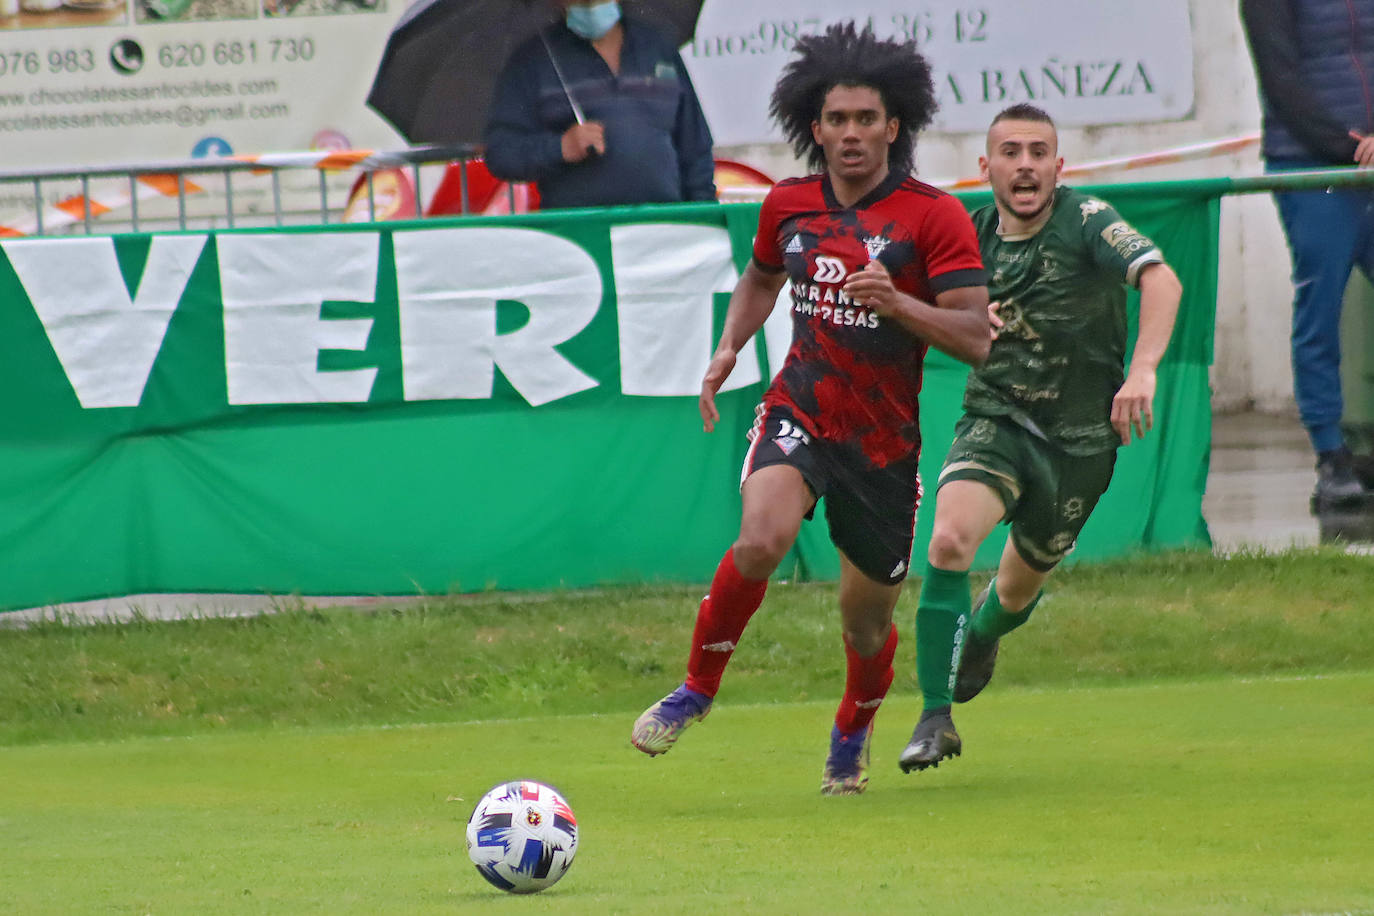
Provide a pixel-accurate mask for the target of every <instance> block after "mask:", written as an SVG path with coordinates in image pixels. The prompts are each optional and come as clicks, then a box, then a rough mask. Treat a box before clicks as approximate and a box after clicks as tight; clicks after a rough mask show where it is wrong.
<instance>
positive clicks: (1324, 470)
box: [1311, 445, 1374, 515]
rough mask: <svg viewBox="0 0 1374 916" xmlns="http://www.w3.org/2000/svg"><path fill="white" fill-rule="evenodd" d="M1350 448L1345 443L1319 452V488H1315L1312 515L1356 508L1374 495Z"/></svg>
mask: <svg viewBox="0 0 1374 916" xmlns="http://www.w3.org/2000/svg"><path fill="white" fill-rule="evenodd" d="M1352 457H1353V456H1352V455H1351V454H1350V449H1349V448H1347V447H1345V446H1344V445H1343V446H1341V447H1340V448H1336V449H1332V450H1331V451H1329V452H1321V453H1319V454H1318V455H1317V487H1316V489H1314V490H1313V491H1312V502H1311V507H1312V514H1313V515H1316V514H1318V513H1321V512H1325V511H1327V510H1329V509H1353V508H1357V507H1359V506H1363V505H1364V504H1365V503H1366V502H1368V501H1369V500H1370V498H1371V497H1374V493H1371V492H1370V491H1369V490H1368V489H1367V488H1366V487H1365V485H1364V484H1363V483H1361V482H1360V479H1359V478H1358V477H1356V476H1355V467H1354V462H1353V460H1352Z"/></svg>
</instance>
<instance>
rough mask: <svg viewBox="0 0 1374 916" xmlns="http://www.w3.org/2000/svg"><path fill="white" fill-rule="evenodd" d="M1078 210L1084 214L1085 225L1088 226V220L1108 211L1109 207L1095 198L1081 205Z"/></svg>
mask: <svg viewBox="0 0 1374 916" xmlns="http://www.w3.org/2000/svg"><path fill="white" fill-rule="evenodd" d="M1078 209H1079V211H1080V212H1082V214H1083V225H1085V226H1086V225H1087V224H1088V219H1089V218H1090V217H1091V216H1092V215H1093V214H1095V213H1101V212H1102V211H1103V210H1105V209H1107V205H1106V204H1105V203H1103V202H1102V201H1100V200H1098V199H1097V198H1096V197H1093V198H1090V199H1089V200H1085V201H1083V203H1081V204H1079V205H1078Z"/></svg>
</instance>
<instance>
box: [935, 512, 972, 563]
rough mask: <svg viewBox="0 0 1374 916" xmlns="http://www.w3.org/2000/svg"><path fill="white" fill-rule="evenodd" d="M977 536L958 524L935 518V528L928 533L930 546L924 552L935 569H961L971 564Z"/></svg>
mask: <svg viewBox="0 0 1374 916" xmlns="http://www.w3.org/2000/svg"><path fill="white" fill-rule="evenodd" d="M978 542H979V538H978V537H977V536H976V535H975V534H973V533H971V532H968V531H964V530H963V529H962V528H960V527H959V526H958V525H950V524H944V523H942V522H941V520H940V519H938V518H937V519H936V521H935V528H934V530H932V531H931V533H930V546H929V550H928V552H927V554H926V556H927V558H928V559H929V560H930V564H931V565H932V566H934V567H936V568H937V569H948V570H962V569H968V568H969V567H970V566H972V565H973V556H974V554H975V553H977V551H978Z"/></svg>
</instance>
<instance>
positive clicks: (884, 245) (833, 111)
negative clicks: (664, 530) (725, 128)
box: [631, 24, 991, 795]
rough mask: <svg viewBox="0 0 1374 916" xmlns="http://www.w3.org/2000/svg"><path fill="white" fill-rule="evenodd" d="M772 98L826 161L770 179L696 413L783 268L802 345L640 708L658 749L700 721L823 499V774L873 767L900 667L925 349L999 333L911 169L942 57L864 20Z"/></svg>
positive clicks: (808, 45)
mask: <svg viewBox="0 0 1374 916" xmlns="http://www.w3.org/2000/svg"><path fill="white" fill-rule="evenodd" d="M796 51H797V55H798V56H797V57H796V58H794V59H793V61H792V62H791V63H789V65H788V66H787V68H786V69H785V70H784V71H783V75H782V77H781V78H780V79H779V81H778V85H777V87H776V89H775V90H774V92H773V97H772V105H771V112H772V114H773V116H774V118H776V119H777V120H778V122H779V124H780V125H781V126H782V129H783V131H784V133H785V134H786V135H787V137H788V139H789V140H790V141H791V142H792V145H793V147H794V149H795V150H796V151H797V154H798V156H799V157H806V158H807V159H808V161H809V162H810V164H811V165H812V166H813V167H814V168H817V169H819V170H821V171H820V173H819V174H816V175H812V176H809V177H807V178H799V179H795V180H790V181H784V182H782V183H780V184H779V185H778V186H777V187H775V188H774V189H773V190H772V191H771V192H770V193H769V195H768V197H767V199H766V200H765V201H764V203H763V208H762V210H761V212H760V214H759V230H758V236H757V238H756V241H755V244H754V257H753V260H752V261H751V262H750V264H749V265H748V267H746V268H745V271H744V275H743V276H742V277H741V278H740V281H739V283H738V285H736V287H735V291H734V294H733V295H732V297H731V299H730V307H729V310H728V312H727V314H726V319H725V329H724V332H723V333H722V335H721V339H720V344H719V346H718V347H717V348H716V352H715V355H714V356H713V357H712V359H711V364H710V366H709V367H708V368H707V371H706V375H705V378H704V379H703V380H702V385H701V399H700V405H699V406H700V409H701V417H702V421H703V423H704V425H705V428H706V430H707V432H710V431H711V430H712V429H713V428H714V426H715V423H716V421H717V420H719V418H720V415H719V413H718V412H717V410H716V404H715V396H716V392H717V391H718V390H719V389H720V386H721V385H722V384H723V383H724V382H725V379H726V378H727V377H728V376H729V374H730V372H731V370H732V369H733V368H734V365H735V359H736V354H737V353H738V352H739V350H740V348H741V347H744V346H745V345H746V344H747V343H748V342H749V340H750V338H752V337H753V335H754V334H755V333H756V332H757V331H758V330H759V328H760V327H762V326H763V323H764V320H765V319H766V318H767V317H768V315H769V313H770V312H771V311H772V309H773V306H774V303H775V302H776V300H777V295H778V292H779V290H780V289H781V288H782V284H783V283H784V282H785V281H788V280H790V281H791V301H792V328H793V343H792V347H791V350H790V351H789V352H788V354H787V359H786V361H785V362H784V364H783V367H782V370H781V371H780V372H779V374H778V376H777V378H776V379H775V380H774V382H773V384H772V386H771V387H770V388H769V389H768V392H767V394H766V395H765V396H764V400H763V403H762V405H760V410H759V420H758V422H757V423H756V424H755V426H754V429H753V430H752V431H751V434H750V438H751V442H752V444H751V446H750V448H749V452H748V455H747V456H746V458H745V462H744V470H743V475H742V483H741V487H740V491H741V495H742V497H743V518H742V520H741V522H740V533H739V537H738V539H736V541H735V543H734V545H733V546H732V547H731V548H730V550H729V551H727V552H726V554H725V557H724V558H723V559H722V560H721V563H720V566H719V567H718V568H717V569H716V573H715V577H714V578H713V579H712V581H711V590H710V593H709V594H708V595H707V596H706V597H705V599H703V600H702V603H701V608H700V610H699V611H698V614H697V621H696V628H695V631H694V633H693V638H692V649H691V654H690V657H689V659H688V663H687V679H686V681H685V682H684V683H683V685H682V686H681V687H679V688H678V689H677V690H674V691H673V692H672V693H671V694H669V695H668V696H666V697H664V698H663V699H662V700H660V701H659V702H658V703H656V704H654V705H653V706H651V707H650V708H649V709H648V710H646V711H645V712H644V714H643V715H641V716H640V717H639V719H638V720H637V721H636V722H635V725H634V730H633V733H632V735H631V741H632V742H633V744H634V745H635V747H637V748H639V749H640V750H642V751H644V752H645V753H647V754H650V755H654V754H661V753H663V752H665V751H667V750H668V749H669V748H670V747H672V745H673V744H674V743H675V742H676V741H677V739H678V737H679V736H680V735H681V733H682V732H683V730H684V729H686V728H687V727H688V726H689V725H691V724H692V723H693V722H695V721H698V720H699V719H701V718H703V717H705V715H706V713H707V712H708V711H709V710H710V707H711V702H712V699H713V698H714V697H715V694H716V691H717V689H718V688H719V686H720V680H721V675H722V674H723V672H724V670H725V666H726V664H727V663H728V661H729V659H730V656H731V654H732V653H733V652H734V649H735V646H736V644H737V643H738V641H739V638H740V636H741V634H742V633H743V632H744V628H745V626H746V624H747V623H748V622H749V618H750V617H751V616H752V615H753V613H754V611H755V610H757V609H758V607H759V605H760V603H761V602H762V601H763V595H764V591H765V589H766V587H767V585H768V577H769V576H770V575H771V574H772V573H773V571H774V570H775V569H776V568H777V566H778V564H779V563H780V562H781V561H782V558H783V557H784V556H785V555H786V553H787V551H788V550H789V549H790V548H791V546H792V542H793V541H794V540H795V539H796V536H797V532H798V531H799V530H800V528H801V523H802V520H803V519H804V518H807V517H809V516H810V515H811V513H812V511H813V510H814V508H815V506H816V503H817V502H818V501H819V500H820V499H821V498H822V497H823V498H824V500H825V516H826V521H827V523H828V524H829V528H830V537H831V540H832V541H833V542H834V544H835V546H836V547H837V548H838V550H839V553H840V595H839V603H840V614H841V618H842V621H843V631H844V642H845V655H846V659H847V676H846V682H845V693H844V698H843V699H842V700H841V702H840V707H839V711H838V712H837V713H836V716H835V726H834V728H833V729H832V732H831V741H830V753H829V755H828V757H827V759H826V764H825V771H824V774H823V776H822V780H821V791H822V792H824V793H825V794H827V795H851V794H856V793H858V792H862V791H863V790H864V787H865V786H866V785H867V782H868V748H869V736H870V735H871V733H872V722H873V716H874V714H875V713H876V712H877V707H878V705H879V704H880V703H881V702H882V700H883V697H884V696H885V695H886V694H887V689H888V686H889V685H890V684H891V682H892V677H893V668H892V659H893V655H894V653H895V651H896V646H897V630H896V628H895V627H894V626H893V625H892V610H893V607H894V605H895V604H896V602H897V596H898V595H899V594H900V593H901V588H902V581H903V579H905V577H906V572H907V565H908V564H909V562H910V560H911V544H912V536H913V526H914V523H915V518H916V508H917V504H918V503H919V501H920V496H921V484H920V479H919V477H918V475H917V467H916V463H917V458H918V457H919V454H920V444H921V439H920V430H919V422H918V421H919V416H918V408H917V396H918V394H919V392H920V390H921V373H922V364H923V360H924V357H925V353H926V349H927V347H929V346H935V347H938V348H939V349H941V350H943V351H945V352H946V353H949V354H950V355H952V356H954V357H955V358H957V359H960V360H963V361H964V362H968V363H972V364H977V363H980V362H982V360H983V359H984V358H986V356H987V353H988V348H989V345H990V343H991V328H990V325H989V319H988V313H987V304H988V299H987V288H986V286H985V278H984V274H983V264H982V260H981V258H980V256H979V253H978V240H977V237H976V236H975V234H974V230H973V224H972V222H971V220H970V219H969V216H968V214H967V213H966V212H965V211H964V208H963V206H962V205H961V204H960V203H959V202H958V201H957V200H955V199H954V198H953V197H950V196H949V195H947V194H945V193H943V192H941V191H938V190H936V189H935V188H932V187H930V186H929V185H925V184H922V183H921V182H919V181H916V180H915V179H914V178H912V177H910V172H911V167H912V157H913V150H914V146H915V137H916V134H917V133H918V132H919V131H920V130H921V129H922V128H923V127H925V126H926V125H927V124H929V123H930V119H931V117H932V116H933V114H934V111H935V94H934V86H933V83H932V80H931V74H930V66H929V64H928V63H927V62H926V60H925V59H924V58H923V57H922V56H921V55H920V54H919V53H918V52H917V50H916V48H915V45H914V44H911V43H905V44H903V43H898V42H893V41H880V40H879V39H877V38H876V37H875V36H874V35H873V33H872V32H871V31H870V30H868V29H865V30H864V31H863V32H857V31H856V30H855V28H854V26H853V24H842V25H835V26H831V27H830V28H829V29H827V30H826V31H825V33H824V34H821V35H813V36H808V37H805V38H802V39H800V40H799V41H798V42H797V46H796Z"/></svg>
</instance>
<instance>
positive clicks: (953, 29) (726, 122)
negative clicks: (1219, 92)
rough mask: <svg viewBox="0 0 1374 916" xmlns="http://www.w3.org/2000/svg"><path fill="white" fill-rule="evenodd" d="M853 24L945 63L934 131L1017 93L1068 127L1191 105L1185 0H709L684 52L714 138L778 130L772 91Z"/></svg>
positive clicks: (772, 136) (1150, 116) (980, 126)
mask: <svg viewBox="0 0 1374 916" xmlns="http://www.w3.org/2000/svg"><path fill="white" fill-rule="evenodd" d="M848 19H853V20H854V21H855V23H856V24H857V25H858V26H860V27H863V26H865V25H869V26H872V28H873V31H874V32H875V33H876V34H877V36H878V37H879V38H890V39H898V40H912V39H914V40H915V41H916V42H917V44H918V45H919V46H920V48H921V49H922V51H923V52H924V53H925V54H926V55H927V57H928V58H929V60H930V62H931V64H932V66H933V67H934V70H935V83H936V90H937V93H938V96H939V100H940V113H939V115H938V116H937V118H936V120H935V123H934V125H933V129H935V130H939V131H948V132H956V133H959V132H981V131H983V130H986V129H987V126H988V122H989V121H991V119H992V116H993V115H994V114H996V113H997V112H998V111H1000V110H1001V109H1003V108H1005V107H1007V106H1008V105H1012V104H1015V103H1017V102H1030V103H1031V104H1034V105H1039V106H1040V107H1042V108H1045V109H1046V110H1047V111H1049V113H1050V114H1051V115H1052V116H1053V117H1054V118H1055V120H1057V121H1058V122H1059V123H1060V124H1062V125H1065V126H1082V125H1088V124H1121V123H1131V122H1139V121H1161V120H1174V119H1179V118H1183V117H1185V116H1187V115H1188V114H1189V113H1190V112H1191V110H1192V107H1193V39H1192V27H1191V23H1190V20H1189V17H1188V2H1187V0H1159V2H1156V3H1149V4H1141V3H1120V2H1103V0H1055V2H1053V3H1026V2H1024V0H917V2H912V0H857V2H854V3H847V4H843V5H840V4H835V3H832V2H829V0H791V2H789V3H786V4H776V3H768V2H765V0H730V2H724V0H708V2H707V3H706V5H705V7H704V8H703V10H702V14H701V19H700V20H699V21H698V25H697V32H696V38H695V40H694V41H692V43H691V44H689V45H687V46H686V47H685V48H683V51H682V55H683V59H684V61H685V62H686V64H687V69H688V70H689V71H690V72H691V75H692V81H693V83H694V84H695V85H696V88H697V92H698V94H699V95H700V97H701V102H702V107H703V108H704V109H705V110H706V117H707V119H708V120H709V121H710V124H711V132H712V134H713V135H714V137H715V140H716V143H718V144H722V145H729V144H740V143H763V142H769V141H775V140H778V139H780V135H779V134H778V133H777V132H776V130H775V129H774V127H773V125H772V124H771V123H770V121H769V118H768V97H769V94H770V93H771V92H772V89H773V84H774V83H775V82H776V81H777V78H778V75H779V74H780V73H781V72H782V68H783V67H784V66H785V65H786V63H787V61H788V60H789V59H790V57H791V53H792V49H793V46H794V45H795V44H796V41H797V38H798V37H800V36H803V35H811V34H815V33H817V32H820V31H822V30H824V28H825V27H826V26H827V25H829V24H830V23H832V22H837V21H840V20H848Z"/></svg>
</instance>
